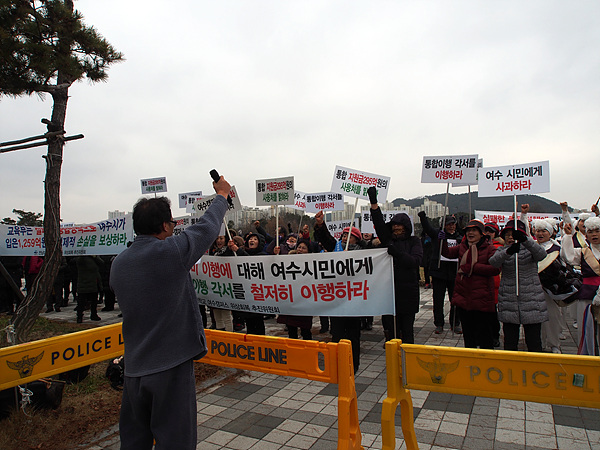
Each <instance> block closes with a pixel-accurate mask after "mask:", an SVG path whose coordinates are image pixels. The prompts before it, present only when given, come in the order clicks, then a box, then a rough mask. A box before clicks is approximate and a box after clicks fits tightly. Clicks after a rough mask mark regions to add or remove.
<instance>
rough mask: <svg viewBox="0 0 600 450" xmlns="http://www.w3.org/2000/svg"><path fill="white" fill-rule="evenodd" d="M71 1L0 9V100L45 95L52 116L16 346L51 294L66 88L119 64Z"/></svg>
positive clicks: (21, 1)
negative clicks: (40, 227) (36, 259)
mask: <svg viewBox="0 0 600 450" xmlns="http://www.w3.org/2000/svg"><path fill="white" fill-rule="evenodd" d="M123 59H124V58H123V55H122V54H121V53H119V52H117V51H116V50H115V49H114V48H113V47H112V46H111V45H110V43H109V42H108V41H106V40H105V39H104V38H103V37H102V36H101V35H100V34H99V33H98V32H97V31H96V30H95V29H94V28H93V27H90V26H86V25H85V24H84V23H83V16H82V15H81V14H80V13H79V12H78V11H76V10H74V8H73V1H72V0H64V1H60V0H41V1H31V0H13V1H5V0H2V2H1V3H0V97H1V96H9V97H21V96H25V95H32V94H38V95H42V96H43V95H44V94H50V96H51V97H52V101H53V105H52V116H51V119H50V121H46V122H45V123H46V124H47V125H48V131H49V132H58V133H57V134H55V135H54V134H53V136H51V137H48V153H47V154H46V155H45V159H46V178H45V183H44V240H45V246H46V254H45V258H44V265H43V266H42V269H41V270H40V274H39V275H38V277H37V279H36V281H35V282H34V284H33V288H32V289H31V291H30V292H27V297H26V298H25V301H23V302H22V304H21V305H20V307H19V309H18V311H17V314H16V315H15V318H14V326H15V331H16V339H17V342H18V343H21V342H25V341H27V336H28V334H29V332H30V330H31V328H32V326H33V324H34V323H35V320H36V319H37V317H38V315H39V313H40V312H41V310H42V307H43V305H44V303H45V301H46V298H47V296H48V295H49V294H50V292H51V290H52V285H53V282H54V278H55V277H56V274H57V273H58V268H59V265H60V261H61V257H62V246H61V239H60V173H61V168H62V159H63V147H64V139H63V134H64V133H63V134H61V131H63V130H64V125H65V117H66V112H67V100H68V94H69V87H70V86H71V85H72V84H73V83H75V82H76V81H79V80H83V79H87V80H89V81H91V82H98V81H106V79H107V78H108V75H107V72H106V71H107V69H108V66H109V65H111V64H113V63H116V62H119V61H122V60H123Z"/></svg>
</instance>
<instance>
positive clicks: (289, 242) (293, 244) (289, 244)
mask: <svg viewBox="0 0 600 450" xmlns="http://www.w3.org/2000/svg"><path fill="white" fill-rule="evenodd" d="M286 244H287V246H288V247H289V248H296V243H295V242H291V241H287V242H286Z"/></svg>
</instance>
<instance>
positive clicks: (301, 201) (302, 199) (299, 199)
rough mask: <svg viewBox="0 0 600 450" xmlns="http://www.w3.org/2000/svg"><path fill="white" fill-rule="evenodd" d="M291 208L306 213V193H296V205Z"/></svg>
mask: <svg viewBox="0 0 600 450" xmlns="http://www.w3.org/2000/svg"><path fill="white" fill-rule="evenodd" d="M290 208H293V209H297V210H299V211H304V210H305V209H306V193H304V192H302V191H296V190H295V191H294V204H293V205H290Z"/></svg>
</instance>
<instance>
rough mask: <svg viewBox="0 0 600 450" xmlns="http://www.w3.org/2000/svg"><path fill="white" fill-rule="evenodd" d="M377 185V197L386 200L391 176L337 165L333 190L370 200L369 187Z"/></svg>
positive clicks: (332, 183)
mask: <svg viewBox="0 0 600 450" xmlns="http://www.w3.org/2000/svg"><path fill="white" fill-rule="evenodd" d="M371 186H375V188H376V189H377V198H378V199H379V201H380V202H385V201H386V199H387V195H388V190H389V187H390V178H389V177H384V176H382V175H375V174H373V173H367V172H363V171H361V170H355V169H349V168H347V167H341V166H335V171H334V173H333V180H332V182H331V192H339V193H340V194H343V195H347V196H349V197H358V198H362V199H364V200H368V199H369V196H368V195H367V189H369V188H370V187H371Z"/></svg>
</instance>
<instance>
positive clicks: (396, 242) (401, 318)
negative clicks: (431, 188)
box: [367, 187, 423, 344]
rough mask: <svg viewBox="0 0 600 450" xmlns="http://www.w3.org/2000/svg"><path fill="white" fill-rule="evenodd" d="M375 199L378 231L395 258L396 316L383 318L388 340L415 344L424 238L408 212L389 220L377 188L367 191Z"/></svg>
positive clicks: (372, 211)
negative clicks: (416, 234)
mask: <svg viewBox="0 0 600 450" xmlns="http://www.w3.org/2000/svg"><path fill="white" fill-rule="evenodd" d="M367 193H368V194H369V200H370V202H371V217H372V219H373V225H374V226H375V232H376V233H377V236H378V237H379V240H380V241H381V246H382V247H387V249H388V254H390V255H391V256H392V258H393V260H394V302H395V307H396V317H395V318H394V316H391V315H385V316H383V317H382V322H383V328H384V333H385V338H386V341H387V340H390V339H394V338H395V337H398V338H400V336H399V335H400V333H401V334H402V341H403V342H405V343H407V344H414V343H415V334H414V324H415V315H416V313H417V312H418V311H419V294H420V292H419V278H420V274H419V268H420V267H421V259H422V258H423V246H422V245H421V239H420V238H418V237H417V236H412V223H411V221H410V217H408V215H407V214H405V213H399V214H395V215H394V216H393V217H392V218H391V219H390V221H389V222H387V223H385V221H384V219H383V213H382V212H381V209H380V208H379V206H378V204H377V190H376V189H375V187H370V188H369V189H368V190H367Z"/></svg>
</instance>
